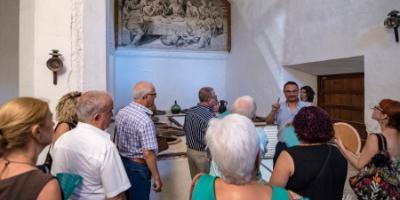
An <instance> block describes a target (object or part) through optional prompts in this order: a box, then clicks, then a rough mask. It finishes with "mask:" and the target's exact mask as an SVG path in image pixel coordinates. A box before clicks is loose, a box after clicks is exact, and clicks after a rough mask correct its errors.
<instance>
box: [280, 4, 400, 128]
mask: <svg viewBox="0 0 400 200" xmlns="http://www.w3.org/2000/svg"><path fill="white" fill-rule="evenodd" d="M311 5H312V6H311ZM287 8H288V15H289V16H290V17H288V20H287V21H286V23H287V24H286V31H285V32H286V34H287V36H286V37H285V43H286V45H285V55H284V59H283V60H284V63H285V64H295V63H303V62H312V61H320V60H327V59H333V58H341V57H351V56H359V55H363V56H364V81H365V82H364V84H365V103H364V104H365V122H366V125H367V131H368V132H376V131H379V130H377V127H378V124H377V123H376V122H375V121H374V120H372V119H371V114H372V111H371V109H370V108H369V107H370V106H371V105H374V104H377V103H378V102H379V101H380V100H381V99H382V98H394V99H397V100H399V99H400V80H399V78H398V72H399V71H400V69H399V64H398V63H399V62H400V45H399V43H396V42H395V40H394V34H393V30H388V29H386V28H385V27H384V26H383V21H384V19H385V18H386V15H387V14H388V13H389V12H390V11H391V10H393V9H396V10H399V9H400V1H397V0H383V1H374V0H361V1H353V0H342V1H328V0H322V1H317V2H316V1H311V0H306V1H301V2H298V1H290V2H289V3H288V5H287Z"/></svg>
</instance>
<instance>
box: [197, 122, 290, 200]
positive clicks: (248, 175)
mask: <svg viewBox="0 0 400 200" xmlns="http://www.w3.org/2000/svg"><path fill="white" fill-rule="evenodd" d="M206 141H207V146H208V148H209V150H210V153H211V156H212V158H213V160H214V161H215V162H216V164H217V165H218V167H219V170H220V171H221V178H218V177H212V176H209V175H207V174H198V175H197V176H196V177H195V178H194V179H193V184H192V192H191V197H190V199H192V200H199V199H202V200H214V199H217V200H225V199H238V200H240V199H253V200H257V199H262V200H265V199H289V194H288V192H287V191H286V190H283V189H281V188H278V187H274V186H272V187H271V186H269V185H263V184H261V183H259V182H257V178H256V176H257V171H258V168H259V164H260V161H261V154H260V145H259V139H258V136H257V133H256V129H255V127H254V124H253V123H252V122H251V121H250V119H248V118H247V117H244V116H242V115H239V114H231V115H228V116H227V117H225V118H223V119H212V120H211V121H210V123H209V127H208V129H207V132H206Z"/></svg>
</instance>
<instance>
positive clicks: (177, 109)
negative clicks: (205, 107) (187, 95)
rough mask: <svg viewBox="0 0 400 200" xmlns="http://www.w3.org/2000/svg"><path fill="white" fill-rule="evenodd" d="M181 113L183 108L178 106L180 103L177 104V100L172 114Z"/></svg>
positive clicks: (172, 107)
mask: <svg viewBox="0 0 400 200" xmlns="http://www.w3.org/2000/svg"><path fill="white" fill-rule="evenodd" d="M180 112H181V107H180V106H179V105H178V103H176V100H175V103H174V105H172V106H171V113H172V114H178V113H180Z"/></svg>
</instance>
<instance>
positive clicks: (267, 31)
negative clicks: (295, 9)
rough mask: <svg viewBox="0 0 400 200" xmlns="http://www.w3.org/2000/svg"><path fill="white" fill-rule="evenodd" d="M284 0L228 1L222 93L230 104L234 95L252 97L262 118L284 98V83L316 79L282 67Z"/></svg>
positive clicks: (307, 82)
mask: <svg viewBox="0 0 400 200" xmlns="http://www.w3.org/2000/svg"><path fill="white" fill-rule="evenodd" d="M287 2H288V1H285V0H283V1H282V0H276V1H274V0H273V1H263V0H254V1H245V0H232V1H231V9H232V51H231V53H230V55H229V57H228V59H227V69H229V70H227V77H226V93H227V99H228V100H229V101H231V102H232V101H233V100H234V99H236V98H237V97H238V96H242V95H250V96H253V97H254V99H255V101H256V103H257V107H258V110H257V115H260V116H266V114H267V113H269V111H270V109H271V104H272V103H273V102H274V101H276V100H277V99H278V98H281V100H283V99H284V95H283V93H282V87H283V85H284V83H285V82H286V81H288V80H293V81H296V82H297V83H298V84H299V85H300V86H302V85H310V86H311V87H313V88H316V86H317V79H316V76H313V75H310V74H307V73H304V72H301V71H298V70H295V69H290V68H286V67H284V64H285V50H286V49H285V47H286V44H285V42H286V37H290V35H291V32H287V30H286V29H287V28H286V23H287V21H288V19H287V18H288V17H290V14H289V13H288V8H287V5H288V3H287Z"/></svg>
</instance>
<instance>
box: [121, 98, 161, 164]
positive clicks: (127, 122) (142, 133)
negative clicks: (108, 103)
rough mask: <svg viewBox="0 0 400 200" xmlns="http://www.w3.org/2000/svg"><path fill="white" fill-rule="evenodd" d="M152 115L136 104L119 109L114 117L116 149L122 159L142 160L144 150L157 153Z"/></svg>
mask: <svg viewBox="0 0 400 200" xmlns="http://www.w3.org/2000/svg"><path fill="white" fill-rule="evenodd" d="M152 114H153V113H152V112H151V111H150V110H149V109H148V108H146V107H144V106H143V105H141V104H138V103H136V102H131V103H130V104H129V105H128V106H126V107H124V108H123V109H121V110H120V111H119V112H118V114H117V116H116V126H117V133H118V149H119V152H120V154H121V156H122V157H125V158H143V152H144V150H153V151H154V152H155V153H157V151H158V144H157V137H156V128H155V126H154V123H153V121H152V119H151V115H152Z"/></svg>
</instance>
